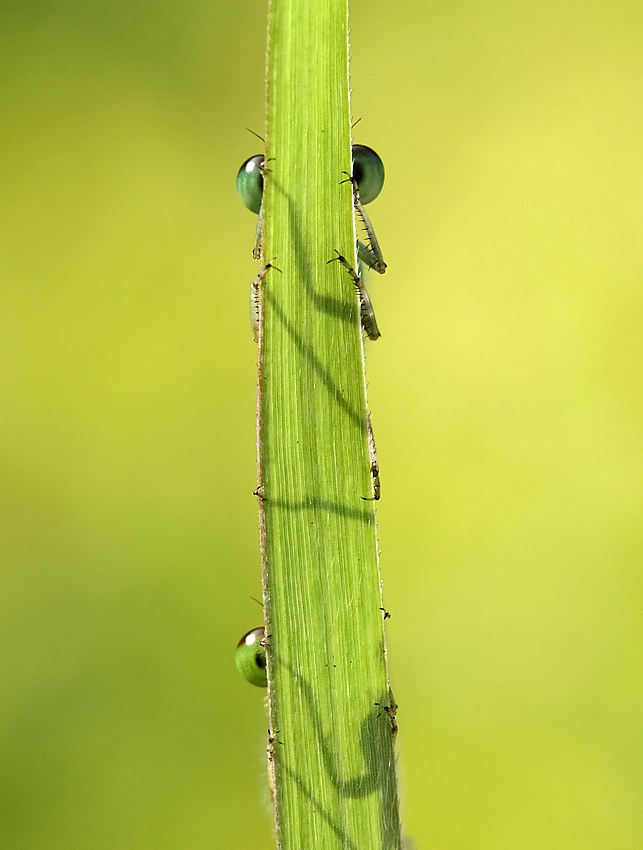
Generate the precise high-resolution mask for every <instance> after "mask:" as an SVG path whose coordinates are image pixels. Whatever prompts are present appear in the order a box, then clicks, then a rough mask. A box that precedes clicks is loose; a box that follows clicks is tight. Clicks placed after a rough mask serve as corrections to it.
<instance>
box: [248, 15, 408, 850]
mask: <svg viewBox="0 0 643 850" xmlns="http://www.w3.org/2000/svg"><path fill="white" fill-rule="evenodd" d="M347 56H348V51H347V5H346V0H306V2H303V0H272V2H271V4H270V11H269V23H268V59H267V61H268V66H267V140H266V141H267V157H268V162H267V165H268V169H269V171H268V172H267V173H266V175H265V189H264V215H265V225H264V226H265V233H264V249H263V250H264V253H263V262H264V263H267V262H271V263H273V264H274V265H275V266H276V267H278V269H279V271H277V270H275V269H274V268H273V269H269V270H268V272H267V273H266V275H265V277H264V280H263V282H262V285H261V286H262V291H261V299H260V300H261V310H260V328H259V383H258V422H257V431H258V457H259V483H260V487H259V491H258V493H259V505H260V530H261V549H262V570H263V594H264V610H265V618H266V634H267V636H268V637H267V653H268V704H269V715H270V721H269V722H270V728H271V733H270V741H269V762H270V769H271V773H272V787H273V791H274V799H275V808H276V823H277V844H278V847H281V848H284V850H312V848H323V850H331V849H332V848H351V850H376V848H386V850H389V848H399V847H400V824H399V814H398V799H397V790H396V779H395V756H394V728H393V727H394V716H393V711H392V710H391V697H390V696H389V694H390V689H389V684H388V676H387V668H386V648H385V642H384V628H383V614H382V610H381V606H382V602H381V592H380V577H379V564H378V554H377V541H376V535H375V515H374V506H373V502H371V501H365V498H364V497H366V498H368V497H370V496H371V495H372V492H373V485H372V481H371V474H370V466H371V463H370V456H369V441H368V427H367V408H366V392H365V380H364V350H363V342H362V334H361V328H360V321H359V309H358V301H357V295H356V290H355V286H354V283H353V281H352V279H351V276H350V275H349V274H348V273H347V271H346V269H345V268H343V267H342V266H341V265H340V263H338V262H331V263H328V261H329V260H331V259H333V258H334V257H336V251H339V252H341V254H343V255H344V256H345V257H348V258H349V259H350V261H351V262H352V263H353V264H354V266H355V267H357V258H356V256H355V223H354V211H353V200H352V188H351V185H350V183H349V182H342V181H343V180H345V177H346V172H349V171H350V157H351V153H350V116H349V89H348V58H347Z"/></svg>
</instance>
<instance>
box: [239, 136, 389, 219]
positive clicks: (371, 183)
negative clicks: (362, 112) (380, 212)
mask: <svg viewBox="0 0 643 850" xmlns="http://www.w3.org/2000/svg"><path fill="white" fill-rule="evenodd" d="M353 177H354V179H355V182H356V183H357V188H358V189H359V199H360V201H361V202H362V203H363V204H370V202H371V201H374V200H375V198H377V196H378V195H379V193H380V192H381V191H382V186H383V185H384V163H383V162H382V160H381V159H380V158H379V156H378V155H377V154H376V153H375V151H374V150H373V148H368V147H366V145H353ZM238 180H239V178H237V185H238ZM246 206H248V204H246Z"/></svg>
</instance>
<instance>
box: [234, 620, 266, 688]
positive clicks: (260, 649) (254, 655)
mask: <svg viewBox="0 0 643 850" xmlns="http://www.w3.org/2000/svg"><path fill="white" fill-rule="evenodd" d="M264 634H265V630H264V628H263V626H260V627H259V628H258V629H252V630H251V631H249V632H248V633H247V634H245V635H244V636H243V637H242V638H241V640H240V641H239V643H238V644H237V649H236V652H235V654H234V660H235V661H236V662H237V669H238V670H239V672H240V673H241V675H242V676H244V677H245V678H246V679H247V680H248V681H249V682H250V684H251V685H256V686H257V687H258V688H267V687H268V678H267V675H266V650H265V647H264V645H263V638H264Z"/></svg>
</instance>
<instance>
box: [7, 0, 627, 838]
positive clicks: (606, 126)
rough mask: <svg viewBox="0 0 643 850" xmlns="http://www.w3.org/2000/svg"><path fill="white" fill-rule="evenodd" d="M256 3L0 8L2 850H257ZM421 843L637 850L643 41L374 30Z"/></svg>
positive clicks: (535, 14)
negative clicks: (253, 635)
mask: <svg viewBox="0 0 643 850" xmlns="http://www.w3.org/2000/svg"><path fill="white" fill-rule="evenodd" d="M265 12H266V10H265V5H264V3H263V2H260V1H259V0H235V2H224V3H221V2H205V0H187V2H184V3H181V4H177V3H169V2H163V0H161V2H155V3H151V2H147V0H97V1H96V0H92V2H87V0H85V1H84V2H83V1H82V0H49V2H45V0H32V2H17V0H5V2H3V3H2V5H1V6H0V55H1V60H0V61H1V70H0V102H1V108H2V118H1V126H0V139H1V146H2V147H1V150H2V152H1V155H0V179H1V200H0V287H1V298H0V352H1V353H0V357H1V360H0V389H1V401H0V408H1V412H0V446H1V473H2V483H1V485H0V500H1V502H2V510H1V522H2V526H1V528H2V531H1V540H0V547H1V552H0V558H1V561H0V578H1V589H0V611H1V613H0V653H1V661H0V670H1V674H0V675H1V682H0V712H1V716H0V795H1V802H0V811H1V813H2V814H1V816H0V847H2V848H3V850H88V848H91V850H103V848H104V849H105V850H175V849H176V850H185V848H190V850H202V848H203V849H204V848H223V847H225V848H238V849H239V850H246V848H247V850H268V848H271V847H272V846H273V838H272V832H271V823H270V814H269V805H268V795H267V792H266V790H265V782H264V772H263V765H264V747H265V730H266V719H265V716H264V709H263V698H262V694H261V693H260V692H259V691H258V690H256V689H253V688H251V687H250V686H249V685H247V684H246V683H245V682H244V681H242V680H241V679H240V678H239V677H238V674H237V673H236V670H235V668H234V664H233V651H234V647H235V644H236V641H237V639H238V638H239V637H240V635H241V634H242V633H243V632H244V631H246V630H247V629H249V628H251V627H253V626H255V625H257V624H258V623H259V622H260V609H259V607H258V606H257V603H256V602H255V601H253V600H252V598H251V597H252V596H256V597H258V596H259V594H260V581H259V564H258V542H257V539H258V533H257V520H256V505H255V499H254V497H253V496H252V491H253V489H254V486H255V465H254V464H255V454H254V452H255V449H254V405H255V346H254V344H253V342H252V339H251V335H250V330H249V317H248V286H249V283H250V281H251V280H252V278H253V276H254V274H255V273H256V265H255V263H254V261H253V260H252V257H251V246H252V240H253V234H254V223H255V222H254V218H253V216H251V215H250V214H249V213H248V212H247V211H246V210H245V209H244V208H243V207H242V205H241V203H240V202H239V200H238V199H237V197H236V194H235V188H234V178H235V175H236V171H237V168H238V167H239V165H240V163H241V162H242V160H244V159H245V158H246V157H247V156H249V155H251V154H253V153H256V152H257V146H258V142H257V140H256V139H254V138H253V137H252V136H251V135H249V134H248V132H247V131H246V129H245V128H246V127H250V128H252V129H254V130H255V131H257V132H259V133H261V132H262V128H263V64H264V40H265ZM351 24H352V66H351V68H352V87H353V111H354V117H355V118H357V117H362V122H361V124H360V125H359V126H358V127H357V128H356V131H355V135H356V140H357V141H360V142H363V143H366V144H369V145H371V146H373V147H374V148H375V149H376V150H378V152H379V153H380V154H381V155H382V157H383V159H384V161H385V164H386V167H387V183H386V185H385V189H384V192H383V193H382V195H381V197H380V198H379V199H378V200H377V201H376V202H375V203H374V204H373V205H372V206H371V207H370V213H371V216H372V220H373V223H374V225H375V228H376V231H377V234H378V237H379V239H380V242H381V244H382V246H383V250H384V253H385V256H386V259H387V261H388V263H389V270H388V273H387V274H386V276H385V277H384V278H381V279H377V280H374V279H373V278H375V277H377V276H376V275H371V279H370V281H369V285H370V286H371V292H372V297H373V301H374V304H375V307H376V310H377V317H378V321H379V324H380V327H381V329H382V333H383V337H382V339H381V341H380V342H378V343H377V344H376V345H370V344H369V345H368V376H369V381H370V402H371V407H372V412H373V424H374V428H375V433H376V437H377V445H378V450H379V455H380V463H381V468H382V486H383V498H382V501H381V503H380V505H379V507H378V521H379V531H380V543H381V549H382V570H383V577H384V599H385V603H386V605H387V607H388V609H389V610H390V611H391V613H392V615H393V616H392V618H391V620H390V621H389V641H390V664H391V669H392V675H393V686H394V691H395V695H396V698H397V701H398V703H399V705H400V710H399V715H398V719H399V724H400V734H399V739H398V740H399V749H400V775H401V787H402V798H403V812H404V822H405V831H406V833H407V834H408V835H409V836H410V837H411V838H412V839H413V841H414V842H415V846H416V847H417V848H418V850H430V848H440V850H461V849H462V850H465V848H466V850H472V848H476V850H515V848H521V850H529V848H534V850H535V848H538V850H542V848H544V847H546V848H548V850H576V848H578V850H581V848H582V850H599V849H600V850H608V848H609V850H612V848H619V850H629V849H630V848H632V850H633V849H634V848H636V849H637V850H640V848H641V847H642V846H643V805H641V800H642V799H643V770H642V768H643V734H642V730H641V717H642V713H643V686H642V680H643V676H642V670H643V628H642V617H641V615H642V609H643V574H642V569H641V567H642V563H643V522H642V513H643V498H642V495H643V493H642V490H643V484H642V482H643V437H642V428H643V393H642V390H643V386H642V383H643V382H642V358H643V285H642V284H643V281H642V271H643V269H642V265H643V264H642V260H643V252H642V239H641V234H642V228H643V155H642V150H643V109H642V108H641V105H642V103H643V50H642V48H641V45H642V43H643V6H641V4H640V3H637V2H631V1H630V2H626V1H625V0H583V2H580V0H571V2H568V3H560V2H554V0H549V2H547V0H545V2H539V3H530V2H526V3H518V2H508V0H482V2H472V0H456V2H448V3H447V2H444V0H440V2H428V3H425V2H419V0H415V2H409V3H407V4H402V5H400V4H391V3H387V2H385V0H353V4H352V18H351Z"/></svg>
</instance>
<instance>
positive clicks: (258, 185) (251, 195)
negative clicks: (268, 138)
mask: <svg viewBox="0 0 643 850" xmlns="http://www.w3.org/2000/svg"><path fill="white" fill-rule="evenodd" d="M375 156H377V154H375ZM262 166H263V154H262V153H258V154H255V156H251V157H250V159H247V160H246V161H245V162H244V163H243V165H242V166H241V168H240V169H239V173H238V174H237V192H238V193H239V197H240V198H241V200H242V201H243V203H244V205H245V206H246V207H247V208H248V209H249V210H250V211H251V212H253V213H255V215H259V210H260V209H261V196H262V195H263V174H262V172H261V168H262Z"/></svg>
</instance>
